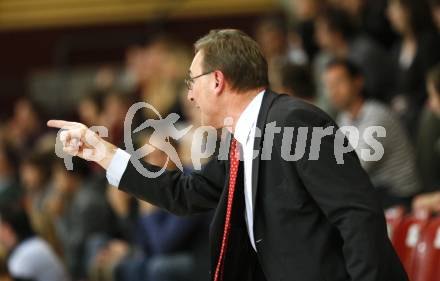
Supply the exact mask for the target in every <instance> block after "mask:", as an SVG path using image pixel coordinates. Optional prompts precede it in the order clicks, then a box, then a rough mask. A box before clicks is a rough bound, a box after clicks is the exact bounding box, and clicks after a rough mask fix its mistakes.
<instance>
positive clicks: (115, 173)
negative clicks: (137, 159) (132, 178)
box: [106, 148, 131, 187]
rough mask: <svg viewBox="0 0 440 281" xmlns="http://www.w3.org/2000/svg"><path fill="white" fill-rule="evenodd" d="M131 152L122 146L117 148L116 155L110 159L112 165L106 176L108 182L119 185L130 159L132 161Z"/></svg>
mask: <svg viewBox="0 0 440 281" xmlns="http://www.w3.org/2000/svg"><path fill="white" fill-rule="evenodd" d="M130 156H131V155H130V154H129V153H128V152H126V151H124V150H122V149H120V148H118V149H117V150H116V153H115V155H114V156H113V158H112V161H110V165H109V166H108V168H107V172H106V177H107V180H108V182H109V183H110V184H111V185H113V186H115V187H118V186H119V182H120V181H121V178H122V175H123V174H124V172H125V169H126V168H127V165H128V161H130Z"/></svg>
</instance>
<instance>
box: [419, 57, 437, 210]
mask: <svg viewBox="0 0 440 281" xmlns="http://www.w3.org/2000/svg"><path fill="white" fill-rule="evenodd" d="M427 80H428V81H427V88H428V93H429V107H428V108H425V110H424V112H423V114H422V118H421V123H420V130H419V135H418V143H417V148H418V164H419V168H420V173H421V175H422V181H423V184H424V191H425V192H426V193H425V194H422V195H419V196H417V197H416V198H415V199H414V202H413V208H414V209H416V210H418V209H428V210H429V211H434V212H439V211H440V192H439V191H438V190H439V189H440V64H439V65H437V66H436V67H434V68H433V69H432V70H431V71H430V72H429V74H428V79H427Z"/></svg>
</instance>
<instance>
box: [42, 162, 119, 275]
mask: <svg viewBox="0 0 440 281" xmlns="http://www.w3.org/2000/svg"><path fill="white" fill-rule="evenodd" d="M72 160H73V170H72V171H68V170H66V168H65V166H64V162H63V160H62V159H60V158H57V159H56V160H55V163H54V165H53V184H54V190H53V192H52V194H51V197H50V199H49V202H48V205H49V208H50V210H51V214H52V216H53V217H54V220H55V226H56V229H57V234H58V237H59V238H60V240H61V242H62V244H63V246H64V255H65V258H66V262H67V265H68V268H69V270H70V272H71V274H72V276H73V277H74V278H75V279H80V278H84V277H85V274H86V272H85V271H86V268H85V266H86V264H85V263H86V256H85V252H86V247H85V245H86V244H87V242H88V239H89V238H90V237H92V236H93V235H97V234H100V233H108V232H110V228H111V225H112V224H111V222H110V210H109V208H108V204H107V202H106V200H104V198H103V196H102V191H101V190H100V189H99V188H98V187H97V186H95V185H93V184H92V183H91V182H90V178H89V175H90V171H89V168H88V165H87V163H86V162H85V161H83V160H81V159H79V158H76V157H75V158H73V159H72Z"/></svg>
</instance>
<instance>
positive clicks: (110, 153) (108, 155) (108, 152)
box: [97, 141, 118, 170]
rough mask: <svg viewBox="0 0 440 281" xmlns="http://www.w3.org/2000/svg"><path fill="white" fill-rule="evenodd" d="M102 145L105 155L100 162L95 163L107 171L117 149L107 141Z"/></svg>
mask: <svg viewBox="0 0 440 281" xmlns="http://www.w3.org/2000/svg"><path fill="white" fill-rule="evenodd" d="M104 144H105V155H104V157H103V158H102V159H101V160H100V161H97V163H98V164H99V165H100V166H101V167H102V168H104V170H107V169H108V167H109V165H110V163H111V161H112V159H113V157H114V156H115V154H116V151H117V149H118V148H117V147H116V146H115V145H113V144H111V143H109V142H107V141H106V142H105V143H104Z"/></svg>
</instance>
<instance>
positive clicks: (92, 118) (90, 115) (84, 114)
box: [78, 99, 99, 126]
mask: <svg viewBox="0 0 440 281" xmlns="http://www.w3.org/2000/svg"><path fill="white" fill-rule="evenodd" d="M78 115H79V119H80V121H81V123H84V124H85V125H87V126H94V125H97V124H99V110H98V107H97V105H96V104H95V103H94V102H93V101H92V100H91V99H83V100H81V102H80V103H79V106H78Z"/></svg>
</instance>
